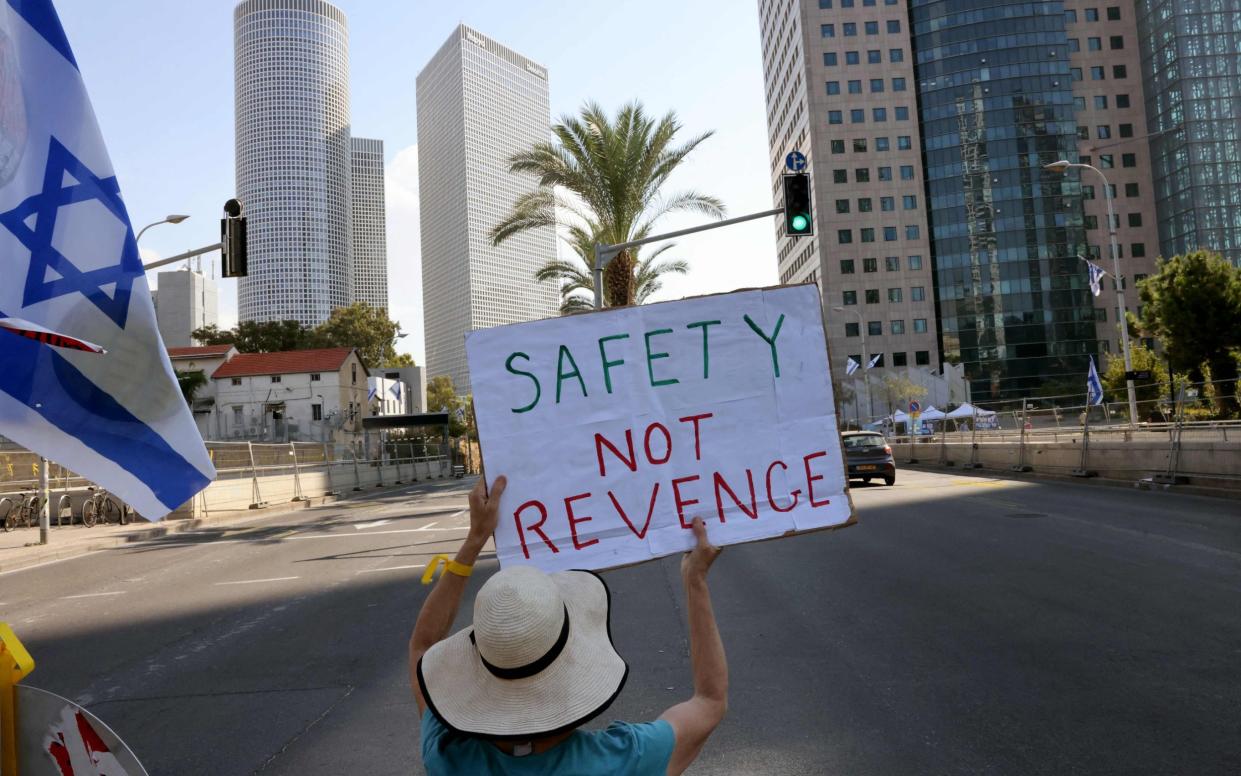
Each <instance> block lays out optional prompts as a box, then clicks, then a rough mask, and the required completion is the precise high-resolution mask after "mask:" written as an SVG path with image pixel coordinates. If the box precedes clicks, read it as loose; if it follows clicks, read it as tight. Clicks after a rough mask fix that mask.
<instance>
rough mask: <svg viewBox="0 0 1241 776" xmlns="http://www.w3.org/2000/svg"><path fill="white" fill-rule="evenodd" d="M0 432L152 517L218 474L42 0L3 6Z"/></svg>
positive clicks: (56, 25)
mask: <svg viewBox="0 0 1241 776" xmlns="http://www.w3.org/2000/svg"><path fill="white" fill-rule="evenodd" d="M0 98H2V102H0V277H3V278H4V279H5V281H6V282H4V283H0V321H4V322H5V323H4V325H3V326H0V435H3V436H5V437H8V438H9V439H11V440H13V441H14V442H16V443H18V444H20V445H22V446H24V447H26V448H28V449H30V450H32V451H34V452H36V453H38V454H40V455H42V456H45V457H47V458H49V459H51V460H53V461H55V462H57V463H59V464H61V465H63V466H65V467H67V468H68V469H70V470H72V471H73V472H75V473H77V474H79V475H81V476H83V477H85V478H87V479H88V480H90V481H92V482H94V483H97V484H99V485H101V486H103V487H105V488H107V489H108V490H110V491H112V492H113V493H115V494H117V495H118V496H119V497H120V498H121V499H123V500H124V501H126V502H128V503H129V504H130V505H131V506H133V507H134V509H135V510H137V512H138V513H139V514H140V515H142V516H143V517H146V518H148V519H151V520H158V519H160V518H162V517H164V516H165V515H166V514H167V513H169V512H171V511H172V510H174V509H176V508H177V507H179V506H181V505H182V504H183V503H185V502H186V501H188V500H189V499H190V498H192V497H193V495H194V494H195V493H197V492H198V491H199V490H201V489H202V488H204V487H205V486H206V485H207V484H208V483H209V482H210V481H211V480H212V479H213V478H214V477H215V470H214V468H213V467H212V465H211V461H210V459H209V458H208V456H207V451H206V449H205V448H204V446H203V442H202V437H201V436H200V435H199V433H198V429H197V427H196V426H195V424H194V419H193V416H192V415H191V413H190V410H189V407H188V406H187V405H186V402H185V399H184V397H183V396H182V394H181V391H180V389H179V388H178V386H177V381H176V379H175V376H174V374H173V371H172V366H171V363H170V362H169V360H168V356H167V353H166V351H165V350H164V345H163V342H162V341H161V339H160V336H159V332H158V330H157V328H156V325H155V310H154V306H153V305H152V303H151V294H150V289H149V288H148V287H147V283H146V277H145V275H144V273H143V270H142V261H141V258H140V257H139V255H138V246H137V243H136V242H135V239H134V230H133V225H132V224H131V223H130V220H129V215H128V213H127V212H126V209H125V203H124V201H123V200H122V198H121V187H120V183H119V182H118V180H117V177H116V175H115V174H114V173H113V170H112V163H111V161H110V160H109V158H108V151H107V147H106V146H105V145H104V142H103V137H102V136H101V135H100V132H99V126H98V124H97V123H96V121H95V115H94V110H93V109H92V107H91V103H90V98H89V96H88V95H87V93H86V88H85V85H84V84H83V82H82V76H81V73H79V72H78V66H77V62H76V60H75V59H74V57H73V51H72V49H71V48H70V46H69V41H68V39H67V38H66V37H65V33H64V29H63V28H62V27H61V24H60V19H59V17H58V16H57V14H56V9H55V7H54V6H53V5H52V2H51V0H8V1H7V2H4V3H0Z"/></svg>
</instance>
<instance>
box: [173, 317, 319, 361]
mask: <svg viewBox="0 0 1241 776" xmlns="http://www.w3.org/2000/svg"><path fill="white" fill-rule="evenodd" d="M190 336H191V337H193V338H194V339H195V340H196V341H198V342H201V343H202V344H204V345H232V346H234V347H236V348H237V350H238V351H240V352H242V353H276V352H279V351H283V350H304V349H306V348H313V347H315V346H316V345H315V339H314V336H313V335H312V333H311V331H310V330H309V329H307V328H306V327H305V326H303V325H302V324H300V323H298V322H297V321H293V320H285V321H242V322H241V323H239V324H237V327H236V328H233V329H220V328H218V327H216V326H205V327H203V328H201V329H195V330H194V332H193V333H192V334H191V335H190Z"/></svg>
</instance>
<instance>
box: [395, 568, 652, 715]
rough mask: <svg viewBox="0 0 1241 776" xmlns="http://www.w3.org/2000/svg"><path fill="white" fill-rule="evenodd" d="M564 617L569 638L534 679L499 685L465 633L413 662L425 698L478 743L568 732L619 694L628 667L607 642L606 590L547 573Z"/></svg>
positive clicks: (574, 574) (591, 577) (597, 581)
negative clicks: (561, 601)
mask: <svg viewBox="0 0 1241 776" xmlns="http://www.w3.org/2000/svg"><path fill="white" fill-rule="evenodd" d="M550 576H551V578H552V580H553V581H554V582H555V583H556V586H557V587H558V588H560V595H561V597H563V598H564V602H565V608H566V609H567V611H568V613H569V620H570V626H569V638H568V641H567V642H566V643H565V646H564V649H563V650H562V651H561V653H560V655H559V656H558V657H557V658H556V659H555V660H554V661H553V662H552V664H551V665H550V666H548V667H547V668H545V669H544V670H542V671H540V672H539V673H537V674H535V675H533V676H528V677H525V678H522V679H500V678H499V677H496V676H495V675H493V674H492V673H491V671H489V670H488V669H487V667H486V666H484V665H483V662H482V659H481V658H480V656H479V654H478V650H477V649H476V648H475V646H474V643H473V642H472V641H471V639H470V636H471V634H472V633H473V628H465V629H463V630H460V631H458V632H457V633H454V634H453V635H452V636H449V637H448V638H446V639H444V640H443V641H440V642H439V643H437V644H435V645H434V646H432V647H431V648H430V649H429V650H427V652H426V653H425V654H424V655H423V656H422V658H421V659H420V660H419V661H418V670H417V673H418V684H419V686H420V687H421V688H422V697H423V698H425V699H426V702H427V707H428V708H430V709H431V713H433V714H434V715H435V716H436V717H438V718H439V720H440V722H442V723H443V724H444V725H445V726H446V727H448V728H449V729H450V730H454V731H457V732H459V733H465V734H467V735H472V736H478V737H482V738H537V737H540V736H550V735H555V734H557V733H561V732H564V731H566V730H570V729H572V728H575V727H577V726H579V725H582V724H584V723H586V722H589V721H590V720H591V719H594V718H595V717H596V716H598V715H599V714H600V713H602V712H603V710H604V709H606V708H607V707H608V706H610V705H611V704H612V701H613V700H615V699H616V696H618V695H620V692H621V689H622V688H624V686H625V680H626V678H628V676H629V666H628V665H627V664H626V663H625V661H624V659H622V658H621V656H620V655H619V654H618V653H617V651H616V647H615V646H614V645H613V644H612V629H611V609H612V599H611V592H610V591H609V590H608V586H607V584H605V583H604V581H603V579H602V578H601V577H600V576H599V575H597V574H595V573H593V572H589V571H561V572H558V573H555V574H552V575H550Z"/></svg>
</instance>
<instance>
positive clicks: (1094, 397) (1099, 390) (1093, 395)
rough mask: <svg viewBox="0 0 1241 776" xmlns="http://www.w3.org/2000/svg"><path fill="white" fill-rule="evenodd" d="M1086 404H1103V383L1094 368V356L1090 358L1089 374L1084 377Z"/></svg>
mask: <svg viewBox="0 0 1241 776" xmlns="http://www.w3.org/2000/svg"><path fill="white" fill-rule="evenodd" d="M1086 403H1087V404H1089V405H1091V406H1094V405H1096V404H1102V403H1103V382H1102V381H1101V380H1099V371H1098V370H1097V369H1095V367H1094V356H1091V357H1090V372H1089V373H1087V375H1086Z"/></svg>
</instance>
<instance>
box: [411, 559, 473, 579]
mask: <svg viewBox="0 0 1241 776" xmlns="http://www.w3.org/2000/svg"><path fill="white" fill-rule="evenodd" d="M440 566H443V567H444V570H445V571H448V572H451V573H453V574H456V575H457V576H459V577H468V576H470V574H472V573H474V567H473V566H467V565H465V564H464V563H458V562H456V561H455V560H453V559H452V558H450V557H448V556H447V555H436V556H435V557H434V558H431V562H430V563H428V564H427V570H426V571H424V572H423V573H422V584H424V585H429V584H431V580H433V579H435V571H436V569H438V568H439V567H440Z"/></svg>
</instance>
